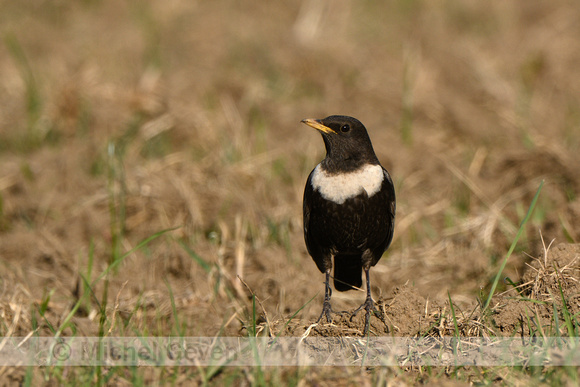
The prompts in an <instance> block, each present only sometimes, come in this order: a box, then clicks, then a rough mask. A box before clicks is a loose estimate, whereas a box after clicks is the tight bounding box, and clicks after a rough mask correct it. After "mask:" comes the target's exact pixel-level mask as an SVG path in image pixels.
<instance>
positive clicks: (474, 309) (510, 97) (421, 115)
mask: <svg viewBox="0 0 580 387" xmlns="http://www.w3.org/2000/svg"><path fill="white" fill-rule="evenodd" d="M0 4H1V7H2V9H3V11H2V12H1V13H0V35H1V36H2V39H3V40H2V44H0V74H1V75H0V106H1V108H0V319H1V321H2V323H1V324H0V331H1V333H2V336H26V335H28V334H30V333H31V332H35V333H38V334H40V335H53V334H54V331H55V330H57V329H59V328H62V331H63V334H64V335H73V334H74V335H85V336H96V335H99V334H106V335H108V336H115V335H117V336H122V335H138V334H144V333H147V334H149V335H161V336H163V335H165V336H168V335H173V334H185V335H187V336H200V335H201V336H215V335H222V336H239V335H247V334H248V333H249V327H251V326H252V325H253V323H254V322H255V323H256V324H257V326H258V328H259V333H260V334H261V335H265V334H277V333H279V332H283V334H284V335H292V336H299V335H304V334H309V335H335V336H336V335H360V334H361V331H362V327H361V324H363V316H362V314H359V315H358V316H357V317H356V318H354V319H352V320H351V319H350V317H349V316H348V315H344V316H336V318H335V321H334V323H333V324H318V325H314V323H315V322H316V319H317V317H318V316H319V314H320V310H321V307H322V298H323V295H324V286H323V275H322V274H321V273H319V272H318V270H317V269H316V267H315V265H314V263H313V262H312V260H311V258H310V257H309V256H308V253H307V251H306V248H305V245H304V241H303V235H302V193H303V189H304V184H305V181H306V178H307V176H308V173H309V172H310V171H311V169H312V168H314V166H315V165H316V164H317V163H318V162H319V161H320V160H321V159H322V158H323V157H324V145H323V142H322V140H321V138H320V135H319V134H318V133H316V131H314V130H312V129H310V128H308V127H306V126H304V125H301V124H300V120H301V119H303V118H310V117H312V118H322V117H325V116H327V115H331V114H346V115H352V116H354V117H357V118H358V119H360V120H361V121H362V122H363V123H364V124H365V125H366V127H367V128H368V131H369V135H370V137H371V139H372V141H373V144H374V147H375V151H376V153H377V156H378V157H379V159H380V160H381V162H382V164H383V166H385V167H386V168H387V169H388V170H389V171H390V173H391V175H392V176H393V179H394V182H395V188H396V193H397V216H396V229H395V236H394V240H393V244H392V245H391V247H390V249H389V250H388V251H387V253H386V254H385V255H384V256H383V258H382V260H381V261H380V262H379V264H378V265H377V266H376V267H374V268H373V269H372V270H371V283H372V292H373V297H374V298H375V300H377V302H378V306H379V309H380V310H381V311H382V317H383V320H384V321H381V320H380V319H378V318H375V317H373V318H372V327H371V334H372V335H401V336H403V335H411V336H415V335H424V334H428V335H452V334H454V332H455V329H456V328H457V329H459V330H460V334H462V335H466V336H486V335H489V336H494V335H501V336H510V335H519V334H539V333H548V330H550V329H552V328H553V326H554V321H553V318H554V310H557V314H559V316H560V318H562V317H563V314H564V313H565V310H564V309H565V308H564V306H566V308H567V309H568V310H569V312H570V313H571V314H572V315H574V314H575V313H578V312H580V299H579V294H580V292H579V290H580V289H579V285H578V278H579V270H580V262H579V257H580V248H579V247H578V245H575V244H574V243H575V242H580V197H579V196H578V192H580V172H579V168H578V166H580V97H579V96H580V67H579V66H578V63H580V38H579V37H580V23H579V21H580V20H579V19H580V6H579V5H578V4H577V3H576V2H572V1H533V2H531V1H530V2H494V3H491V4H488V3H485V4H484V3H480V2H475V1H447V2H427V1H425V2H423V1H412V2H405V1H399V2H397V1H395V2H387V3H381V2H377V3H373V2H354V1H340V2H331V1H324V0H304V1H301V2H290V3H284V4H282V3H278V2H258V1H251V2H235V1H228V0H223V1H222V0H220V1H213V2H201V1H185V0H171V1H168V2H160V1H127V2H113V1H108V0H102V1H99V0H87V1H81V2H62V1H61V2H49V1H22V2H9V1H4V2H0ZM541 181H544V182H545V183H544V186H543V188H542V191H541V193H540V196H539V199H538V202H537V204H536V208H535V210H534V212H533V214H532V216H531V218H530V220H529V221H528V222H527V223H526V225H525V228H524V233H523V234H522V236H521V238H520V239H519V242H518V244H517V247H516V249H515V251H514V253H513V254H512V255H511V257H510V258H509V261H508V264H507V266H506V269H505V270H504V271H503V273H502V276H501V280H500V282H499V286H498V289H497V291H496V293H495V296H494V298H493V300H492V301H491V303H490V305H489V307H488V308H487V309H486V310H484V309H483V308H482V303H484V302H485V300H486V298H487V295H488V294H489V291H490V289H491V284H492V283H493V280H494V278H495V276H496V274H497V273H498V270H499V267H500V265H501V263H502V261H503V259H504V257H505V256H506V253H507V251H508V249H509V247H510V245H511V243H512V241H513V240H514V238H515V236H516V233H517V230H518V228H519V225H520V222H521V221H522V219H523V218H524V216H525V214H526V212H527V211H528V208H529V206H530V204H531V201H532V198H533V197H534V194H535V193H536V190H537V189H538V187H539V186H540V183H541ZM168 229H171V230H170V231H167V232H165V233H163V234H162V235H159V236H157V235H156V233H158V232H160V231H162V230H168ZM153 236H156V237H155V238H152V240H151V241H148V242H147V243H146V244H144V245H140V243H141V242H142V241H144V240H146V239H147V238H150V237H153ZM552 241H553V243H552ZM127 253H128V254H127ZM113 263H114V265H113ZM111 265H113V266H114V267H113V268H110V266H111ZM108 268H110V269H108ZM106 270H109V272H108V275H107V276H105V275H104V274H103V273H105V271H106ZM510 282H511V283H512V284H513V285H516V286H517V289H516V288H515V287H514V286H513V285H512V284H510ZM560 290H561V291H560ZM252 295H255V299H256V305H255V311H256V313H257V316H258V317H257V321H252V315H253V306H252ZM311 299H312V300H311ZM449 299H451V300H452V302H453V306H454V312H455V315H456V319H455V321H454V320H453V319H452V318H451V317H450V316H451V314H450V312H451V305H450V303H449ZM563 299H564V300H566V301H565V302H562V300H563ZM309 300H311V301H310V302H309ZM530 300H536V301H539V302H531V301H530ZM363 301H364V293H363V290H361V291H350V292H345V293H339V292H334V294H333V298H332V302H333V308H334V309H335V310H339V311H343V310H344V311H352V310H354V309H355V308H356V307H358V306H359V305H360V304H361V303H362V302H363ZM77 304H78V305H77ZM75 305H76V306H78V308H77V309H75ZM554 308H556V309H554ZM71 310H73V311H74V312H73V313H72V315H71V316H70V320H69V319H68V316H69V314H71ZM298 311H299V312H298ZM296 312H298V313H297V314H296V315H295V316H293V315H294V314H295V313H296ZM103 316H104V317H103ZM530 319H531V320H533V324H531V325H530V323H529V320H530ZM289 320H290V322H288V321H289ZM456 323H457V325H458V326H457V327H456ZM531 326H534V327H536V328H534V331H533V332H531V331H530V329H531V328H530V327H531ZM556 329H557V330H558V332H560V333H562V334H565V333H566V328H565V327H562V328H561V329H560V327H557V328H556ZM526 330H527V331H526ZM552 333H553V332H552ZM7 372H8V373H9V371H7V370H6V369H4V370H3V371H0V374H1V373H4V374H5V375H6V374H7ZM306 383H308V384H316V380H314V381H313V380H310V379H308V380H307V381H306Z"/></svg>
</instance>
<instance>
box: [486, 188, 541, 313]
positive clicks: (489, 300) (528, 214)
mask: <svg viewBox="0 0 580 387" xmlns="http://www.w3.org/2000/svg"><path fill="white" fill-rule="evenodd" d="M543 186H544V180H542V182H541V183H540V186H539V187H538V190H537V191H536V194H535V195H534V198H533V199H532V203H531V204H530V208H528V212H527V214H526V216H525V217H524V219H523V220H522V223H521V224H520V228H519V230H518V233H517V234H516V237H515V238H514V240H513V242H512V245H511V246H510V248H509V250H508V252H507V254H506V256H505V258H504V260H503V262H502V264H501V266H500V268H499V271H498V272H497V275H496V276H495V279H494V281H493V285H492V286H491V290H490V292H489V295H488V297H487V301H486V302H485V305H484V306H483V310H486V309H487V307H488V306H489V304H490V303H491V298H492V297H493V295H494V293H495V289H496V288H497V284H498V283H499V279H500V278H501V273H502V272H503V270H504V269H505V266H506V265H507V262H508V259H509V258H510V256H511V255H512V253H513V251H514V249H515V248H516V245H517V243H518V240H519V239H520V236H521V235H522V233H523V232H524V227H525V225H526V223H527V222H528V220H529V219H530V217H531V215H532V212H533V211H534V207H536V202H537V201H538V197H539V196H540V192H541V191H542V187H543Z"/></svg>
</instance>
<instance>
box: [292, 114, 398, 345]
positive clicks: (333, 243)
mask: <svg viewBox="0 0 580 387" xmlns="http://www.w3.org/2000/svg"><path fill="white" fill-rule="evenodd" d="M302 122H303V123H305V124H306V125H309V126H311V127H313V128H315V129H317V130H319V131H320V133H321V134H322V138H323V140H324V144H325V146H326V158H325V159H324V160H322V162H321V163H320V164H318V165H317V166H316V168H315V169H314V170H313V171H312V172H311V173H310V175H309V176H308V181H307V183H306V187H305V190H304V207H303V211H304V238H305V241H306V247H307V248H308V252H309V253H310V255H311V256H312V259H313V260H314V262H315V263H316V266H317V267H318V269H319V270H320V271H321V272H322V273H325V275H326V282H325V298H324V304H323V308H322V313H321V315H320V317H319V319H318V320H319V321H320V319H322V317H323V316H325V317H326V319H327V321H329V322H330V321H332V319H331V316H330V313H331V312H332V308H331V306H330V297H331V290H330V283H329V280H330V273H331V270H332V268H333V259H334V287H335V289H336V290H338V291H346V290H351V289H353V287H357V288H360V287H361V286H362V271H364V272H365V276H366V286H367V298H366V301H365V302H364V303H363V304H362V305H361V306H360V307H359V308H358V309H357V310H355V312H354V314H356V313H357V312H358V311H359V310H360V309H362V308H364V309H365V310H366V316H365V334H366V333H367V332H368V329H369V318H370V313H371V312H373V311H376V308H375V306H374V303H373V300H372V297H371V289H370V278H369V270H370V268H371V267H372V266H374V265H376V263H377V262H378V261H379V260H380V259H381V256H382V255H383V253H384V252H385V250H386V249H387V248H388V247H389V245H390V243H391V240H392V239H393V230H394V227H395V189H394V186H393V182H392V179H391V177H390V175H389V173H388V172H387V170H386V169H384V168H383V167H382V166H381V164H380V163H379V160H378V158H377V156H376V155H375V152H374V150H373V146H372V144H371V140H370V138H369V136H368V133H367V130H366V128H365V127H364V125H363V124H362V123H361V122H360V121H358V120H357V119H356V118H352V117H347V116H330V117H326V118H324V119H322V120H314V119H305V120H302Z"/></svg>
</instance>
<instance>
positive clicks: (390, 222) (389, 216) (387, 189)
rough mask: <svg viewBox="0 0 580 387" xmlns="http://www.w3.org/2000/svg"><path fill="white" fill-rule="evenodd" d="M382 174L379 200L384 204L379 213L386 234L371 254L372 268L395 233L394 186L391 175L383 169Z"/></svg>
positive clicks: (395, 205)
mask: <svg viewBox="0 0 580 387" xmlns="http://www.w3.org/2000/svg"><path fill="white" fill-rule="evenodd" d="M383 174H384V176H385V179H384V180H383V187H382V188H381V196H382V197H381V200H382V201H383V203H384V206H382V207H381V208H382V210H381V211H380V213H381V214H380V218H381V219H384V222H386V223H387V227H386V233H385V234H384V239H383V243H381V244H380V245H379V246H378V247H377V248H376V249H375V250H374V253H373V262H372V265H373V266H374V265H375V264H376V263H377V262H378V261H379V260H380V259H381V256H382V255H383V253H384V252H385V250H386V249H388V248H389V246H390V244H391V241H392V240H393V233H394V231H395V213H396V211H397V204H396V199H395V186H394V185H393V180H392V179H391V175H389V172H387V170H386V169H385V168H383Z"/></svg>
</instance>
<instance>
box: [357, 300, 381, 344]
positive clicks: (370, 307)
mask: <svg viewBox="0 0 580 387" xmlns="http://www.w3.org/2000/svg"><path fill="white" fill-rule="evenodd" d="M361 309H364V310H365V311H366V313H365V330H364V335H365V336H366V335H367V334H368V333H369V328H370V319H371V313H372V314H374V315H375V316H377V317H378V318H379V319H380V320H381V321H382V322H383V323H384V322H385V320H384V317H383V315H382V313H381V312H380V311H379V310H378V309H377V307H376V306H375V303H374V301H373V299H372V298H371V297H367V299H366V301H365V302H364V303H363V304H362V305H361V306H359V307H358V308H356V309H355V311H354V312H352V314H351V316H350V320H351V321H352V319H353V318H354V317H355V316H356V315H357V313H358V312H359V311H360V310H361Z"/></svg>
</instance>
